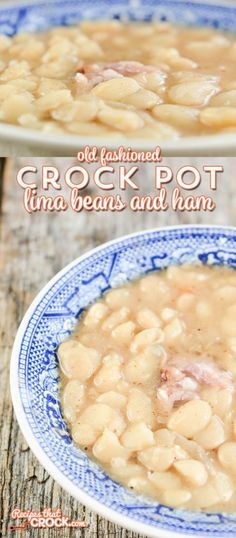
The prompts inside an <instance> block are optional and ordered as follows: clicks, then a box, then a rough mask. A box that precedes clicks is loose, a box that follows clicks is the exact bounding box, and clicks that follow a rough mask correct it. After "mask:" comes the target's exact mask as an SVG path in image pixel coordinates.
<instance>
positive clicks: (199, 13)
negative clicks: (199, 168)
mask: <svg viewBox="0 0 236 538" xmlns="http://www.w3.org/2000/svg"><path fill="white" fill-rule="evenodd" d="M220 2H222V3H220ZM220 2H218V1H216V2H214V0H212V1H211V0H207V1H205V2H201V1H198V0H196V1H195V0H192V1H191V0H48V1H38V0H36V1H34V2H33V3H32V2H31V3H27V2H26V3H25V2H24V1H19V0H18V2H17V3H16V4H14V5H13V4H12V5H11V4H8V3H7V4H3V5H2V4H1V5H0V33H4V34H6V35H14V34H15V33H19V32H25V31H29V32H31V31H32V32H33V31H37V30H39V31H42V30H46V29H47V28H50V27H52V26H56V25H69V24H75V23H76V22H78V21H80V20H83V19H95V20H96V19H100V18H101V17H104V14H105V17H106V19H122V18H124V19H126V20H138V21H139V20H145V21H152V20H162V21H170V22H174V23H177V24H184V25H197V26H211V27H214V28H220V29H222V30H228V31H230V32H235V33H236V5H233V4H229V5H227V4H225V2H224V0H220ZM96 142H97V144H98V145H101V146H103V145H106V146H107V147H110V148H111V147H114V144H117V142H119V143H120V144H123V145H125V144H126V145H127V143H128V142H127V139H125V138H124V137H123V136H122V135H120V136H119V139H118V138H117V140H115V141H114V142H113V141H112V140H111V141H110V140H107V139H104V138H103V137H101V138H100V137H99V138H94V137H89V136H72V135H65V136H64V135H58V134H56V133H54V134H53V135H50V134H48V135H46V136H45V133H42V132H41V133H40V132H37V131H33V130H30V129H24V128H22V127H18V126H14V125H6V124H0V154H1V155H9V154H11V155H16V154H18V155H20V156H21V155H25V156H26V155H29V154H31V155H33V156H36V155H42V156H44V157H45V156H46V155H54V156H56V155H62V156H65V155H76V153H77V151H78V150H79V148H81V147H83V146H84V145H86V144H88V145H92V144H94V143H96ZM129 143H130V142H129ZM157 144H161V146H162V151H163V153H165V155H172V156H173V155H185V156H186V155H191V156H193V155H200V156H203V155H211V156H212V155H219V154H220V155H230V154H231V155H232V154H233V155H234V154H235V152H236V135H235V134H219V135H212V136H204V137H184V138H182V139H180V140H174V141H164V142H163V143H162V141H161V140H155V141H153V145H157ZM132 146H133V148H137V149H141V148H142V149H143V150H150V141H148V140H146V139H135V138H134V139H132Z"/></svg>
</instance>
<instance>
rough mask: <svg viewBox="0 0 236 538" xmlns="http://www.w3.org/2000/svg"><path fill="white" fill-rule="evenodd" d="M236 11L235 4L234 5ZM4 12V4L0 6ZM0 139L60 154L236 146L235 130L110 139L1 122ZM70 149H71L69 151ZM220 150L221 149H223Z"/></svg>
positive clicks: (189, 151)
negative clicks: (89, 148)
mask: <svg viewBox="0 0 236 538" xmlns="http://www.w3.org/2000/svg"><path fill="white" fill-rule="evenodd" d="M235 11H236V5H235ZM0 13H1V8H0ZM1 142H4V143H6V142H9V143H17V144H18V143H20V145H25V144H26V145H27V147H30V148H33V149H35V148H37V147H40V153H41V154H42V151H43V150H44V149H46V152H47V153H48V151H49V150H51V149H53V148H55V147H56V148H57V150H59V151H60V153H61V154H63V152H64V154H65V155H66V154H67V155H68V154H69V153H71V154H74V153H75V154H77V152H78V151H79V150H80V148H81V147H84V146H87V145H88V146H94V145H95V146H96V147H98V149H99V148H101V147H107V148H108V149H111V150H112V149H114V148H116V147H117V146H124V147H128V146H131V147H132V149H133V150H136V151H140V150H142V151H150V147H151V146H153V147H155V146H156V145H159V146H160V147H161V151H162V154H163V155H172V156H174V155H179V156H186V155H195V156H196V155H199V156H202V155H206V154H207V155H209V156H210V155H211V156H212V155H218V154H219V152H222V151H223V155H224V151H225V150H226V151H227V152H229V153H230V154H232V156H234V155H235V150H236V131H235V133H223V134H213V135H207V136H192V137H189V136H184V137H182V138H178V139H175V140H172V141H171V140H159V139H158V140H157V139H151V138H135V137H134V138H126V137H125V136H124V135H122V134H120V133H117V136H114V138H112V137H110V138H109V139H107V138H106V137H105V136H98V135H94V136H88V135H74V136H73V135H69V134H67V133H65V134H63V133H61V134H57V133H52V132H51V133H50V132H48V133H45V132H44V131H37V130H34V129H28V128H27V127H21V126H18V125H11V124H8V123H3V122H0V144H1ZM68 152H69V153H68ZM220 154H221V153H220Z"/></svg>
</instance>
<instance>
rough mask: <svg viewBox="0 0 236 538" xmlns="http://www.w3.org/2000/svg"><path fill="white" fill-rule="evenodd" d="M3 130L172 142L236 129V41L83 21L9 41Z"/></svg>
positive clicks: (171, 28)
mask: <svg viewBox="0 0 236 538" xmlns="http://www.w3.org/2000/svg"><path fill="white" fill-rule="evenodd" d="M0 52H1V61H0V121H2V122H6V123H12V124H17V125H20V126H24V127H27V128H32V129H37V130H43V131H44V132H53V133H54V132H55V133H62V134H63V133H65V132H67V133H68V134H72V135H80V134H82V135H91V136H106V135H108V136H109V137H110V136H114V137H115V138H117V137H118V138H119V134H122V135H124V136H126V137H128V138H130V137H144V138H149V139H154V138H155V139H158V140H164V139H173V138H178V137H180V136H189V135H207V134H214V133H218V132H226V133H228V132H229V133H230V132H231V131H235V129H236V78H235V60H236V39H235V36H233V35H230V34H226V33H223V32H220V31H218V30H214V29H210V28H187V27H178V26H175V25H171V24H167V23H160V22H153V23H123V22H119V21H103V22H101V21H100V22H96V21H95V22H94V21H93V22H92V21H91V22H89V21H84V22H82V23H81V24H80V25H78V26H74V27H66V28H65V27H63V28H62V27H58V28H53V29H51V30H49V31H47V32H46V33H42V34H19V35H16V36H14V37H13V38H8V37H5V36H0Z"/></svg>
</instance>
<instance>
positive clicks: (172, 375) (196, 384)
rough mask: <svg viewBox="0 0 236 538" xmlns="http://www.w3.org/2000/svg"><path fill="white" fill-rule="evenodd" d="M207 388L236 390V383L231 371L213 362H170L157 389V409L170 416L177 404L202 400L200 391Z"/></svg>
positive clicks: (165, 366)
mask: <svg viewBox="0 0 236 538" xmlns="http://www.w3.org/2000/svg"><path fill="white" fill-rule="evenodd" d="M207 386H208V387H217V388H219V389H229V390H231V391H233V390H234V389H235V382H234V379H233V375H232V374H231V372H229V371H226V370H223V369H222V368H220V367H219V366H218V365H217V364H216V363H215V362H214V361H213V360H211V359H208V360H204V359H198V357H183V358H181V357H177V358H176V359H172V360H170V361H168V360H167V362H166V364H164V367H163V368H162V369H161V374H160V385H159V387H158V389H157V402H158V408H159V409H160V411H161V412H163V413H164V414H166V413H169V412H170V411H171V410H172V408H173V407H174V406H175V405H177V404H178V403H181V402H182V403H183V402H187V401H189V400H196V399H199V398H200V395H199V392H200V391H201V389H203V388H204V387H207Z"/></svg>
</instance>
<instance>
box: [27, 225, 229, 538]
mask: <svg viewBox="0 0 236 538" xmlns="http://www.w3.org/2000/svg"><path fill="white" fill-rule="evenodd" d="M181 263H205V264H210V265H212V264H217V265H228V266H231V267H234V268H235V267H236V229H232V228H231V229H230V228H229V229H226V228H225V229H224V228H222V229H221V228H211V227H209V228H207V227H206V228H202V227H196V228H191V227H183V228H169V229H168V228H167V229H165V230H156V231H150V232H144V233H140V234H137V235H135V236H129V237H127V238H123V239H120V240H119V241H117V242H113V243H110V244H107V245H104V247H103V248H102V249H99V250H97V251H94V252H91V254H88V255H87V256H86V257H85V258H83V259H82V260H80V259H78V261H77V262H76V263H75V264H74V265H73V266H72V267H71V266H69V267H68V269H67V270H65V271H64V273H63V275H62V276H61V275H59V276H58V277H57V278H56V280H55V281H54V282H53V283H52V285H51V286H49V288H48V289H47V291H46V292H45V293H44V295H43V298H41V300H39V301H38V302H37V304H36V306H35V308H34V311H33V313H32V315H31V318H30V320H29V322H28V324H27V328H26V330H25V332H24V335H23V337H22V340H21V345H20V350H19V356H18V365H17V368H18V384H19V388H20V396H21V401H22V404H23V408H24V413H25V416H26V419H27V421H28V424H29V426H30V429H31V432H32V435H33V437H34V438H35V439H36V440H37V441H38V443H39V444H40V446H41V448H42V449H43V451H44V453H45V454H47V456H48V457H49V458H50V460H51V461H52V462H53V463H54V464H55V465H56V467H57V469H58V470H60V471H61V472H62V473H63V475H64V476H65V477H67V478H68V479H70V480H71V481H72V482H73V484H74V485H76V486H77V487H78V489H80V490H81V489H82V490H83V491H84V492H86V493H88V494H89V495H90V497H91V498H93V499H96V500H97V501H99V502H100V503H102V504H103V505H105V506H107V507H111V508H112V509H113V510H115V511H116V512H118V513H121V514H124V515H126V516H128V517H130V518H132V519H133V520H136V521H139V522H142V523H146V524H148V525H150V526H151V527H152V528H153V527H155V528H157V529H158V528H160V529H167V530H172V531H175V530H176V531H179V532H181V531H182V532H183V533H189V534H193V535H194V536H199V535H201V534H203V533H204V535H205V536H206V535H207V536H218V537H221V538H222V537H226V536H227V537H229V536H235V535H236V515H233V514H232V515H230V514H225V515H221V514H205V513H196V512H195V513H194V512H188V511H183V510H176V509H171V508H169V507H166V506H163V505H161V504H158V503H156V502H154V501H152V500H149V499H146V498H144V497H141V496H137V495H134V494H133V493H132V492H130V491H129V490H127V489H126V488H124V487H123V486H121V485H119V484H118V483H116V482H114V481H113V480H112V479H111V478H109V477H108V476H107V475H106V473H105V472H104V471H103V470H102V469H101V468H100V467H99V466H98V465H97V464H95V463H94V462H92V461H91V460H89V458H88V457H87V456H86V454H84V453H83V452H82V451H80V450H79V449H78V448H77V447H75V446H74V445H73V443H72V441H71V439H70V436H69V434H68V431H67V427H66V424H65V422H64V420H63V418H62V416H61V411H60V404H59V396H58V370H57V356H56V349H57V346H58V344H59V343H60V342H61V341H63V340H64V339H65V338H66V337H67V336H68V335H69V334H70V333H71V331H73V328H74V326H75V324H76V322H77V318H78V316H79V315H80V313H81V311H82V310H83V309H84V308H85V307H86V306H87V305H88V304H89V303H91V302H92V301H94V300H96V299H97V298H98V297H99V296H100V295H101V293H102V292H103V291H104V290H106V289H107V288H109V287H113V286H116V285H119V284H121V283H124V282H126V281H128V280H131V279H134V278H136V277H138V276H140V275H142V274H145V273H147V272H150V271H153V270H159V269H163V268H165V267H167V266H169V265H173V264H181ZM131 526H132V525H131Z"/></svg>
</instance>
